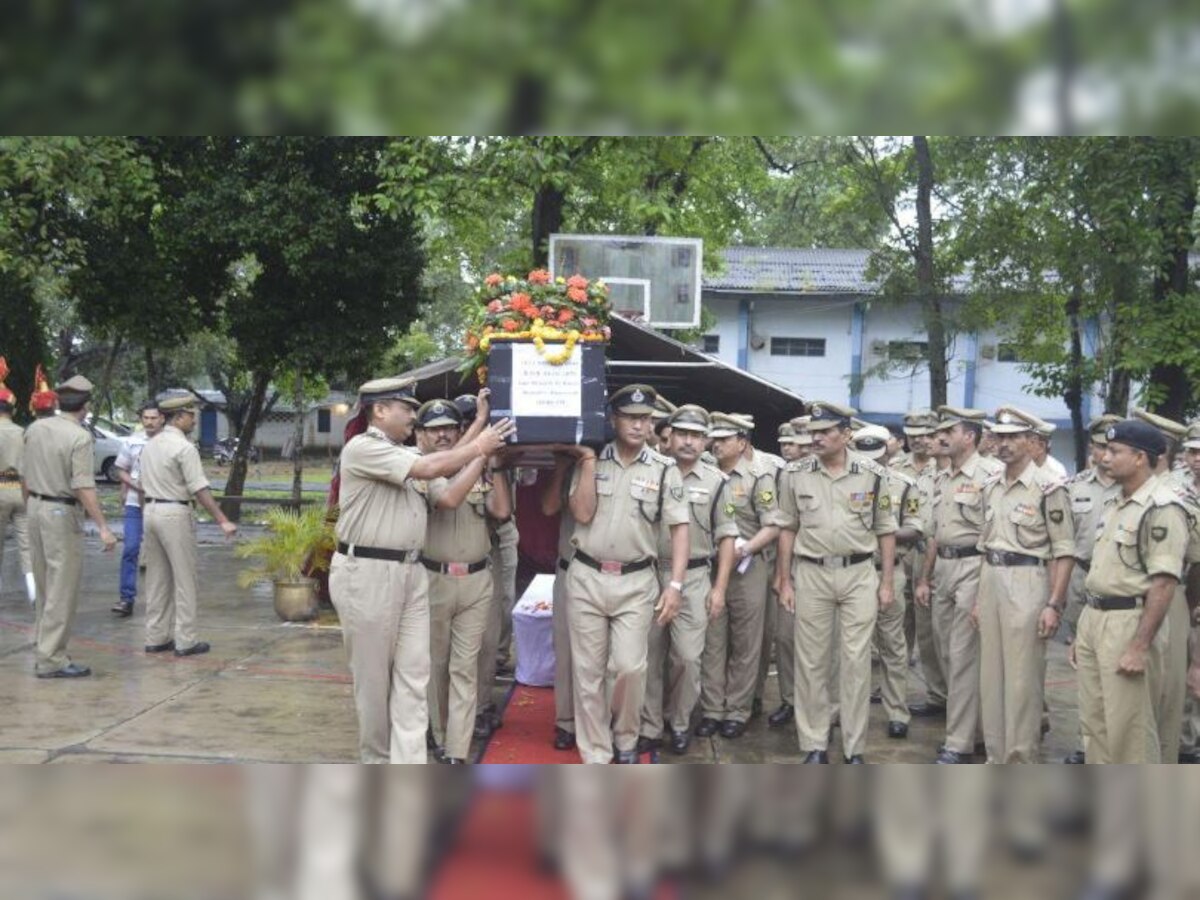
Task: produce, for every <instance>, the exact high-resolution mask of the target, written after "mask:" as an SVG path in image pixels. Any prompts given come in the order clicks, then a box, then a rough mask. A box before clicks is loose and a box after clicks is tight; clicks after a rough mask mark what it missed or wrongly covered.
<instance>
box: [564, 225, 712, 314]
mask: <svg viewBox="0 0 1200 900" xmlns="http://www.w3.org/2000/svg"><path fill="white" fill-rule="evenodd" d="M703 255H704V242H703V241H701V240H700V239H699V238H676V237H646V236H644V235H610V234H552V235H550V274H552V275H554V276H556V277H557V276H559V275H562V276H565V277H570V276H571V275H576V274H578V275H582V276H584V277H585V278H590V279H593V280H594V279H601V280H602V281H604V282H605V283H606V284H608V285H610V287H611V290H610V296H611V297H612V301H613V309H614V310H615V311H617V312H619V313H620V314H622V315H624V316H626V317H627V318H637V316H636V315H632V316H631V315H630V313H631V312H634V313H636V311H637V309H638V308H639V307H640V308H641V309H642V310H643V312H642V316H641V320H642V321H643V322H644V323H645V324H647V325H650V326H652V327H654V328H695V327H696V326H697V325H699V324H700V267H701V260H702V257H703Z"/></svg>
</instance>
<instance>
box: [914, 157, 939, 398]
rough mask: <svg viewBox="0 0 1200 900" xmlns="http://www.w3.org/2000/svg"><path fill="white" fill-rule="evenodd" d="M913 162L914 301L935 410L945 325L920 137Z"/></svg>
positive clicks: (929, 169)
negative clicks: (918, 308)
mask: <svg viewBox="0 0 1200 900" xmlns="http://www.w3.org/2000/svg"><path fill="white" fill-rule="evenodd" d="M913 151H914V153H915V155H916V161H917V246H916V250H915V253H914V257H915V261H916V269H917V299H918V301H919V302H920V304H921V312H922V315H923V317H924V319H925V332H926V336H927V338H928V340H929V403H930V406H931V407H932V408H933V409H937V408H938V407H939V406H942V405H944V404H945V403H946V322H945V319H944V317H943V315H942V302H941V297H940V296H939V294H938V290H937V285H936V283H935V280H934V272H933V208H932V197H933V157H932V156H930V154H929V141H928V140H927V139H926V137H925V136H924V135H920V134H919V135H916V136H915V137H914V138H913Z"/></svg>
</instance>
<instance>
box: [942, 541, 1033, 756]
mask: <svg viewBox="0 0 1200 900" xmlns="http://www.w3.org/2000/svg"><path fill="white" fill-rule="evenodd" d="M982 565H983V559H982V557H978V556H972V557H967V558H966V559H942V558H941V557H938V559H937V562H936V563H935V564H934V568H933V582H934V591H933V598H932V600H931V610H930V612H931V613H932V619H933V633H934V637H935V638H936V639H937V644H938V647H939V648H940V650H939V655H940V657H941V659H942V661H943V666H944V671H945V674H946V749H947V750H953V751H954V752H955V753H971V752H972V751H973V750H974V749H975V738H976V736H977V735H978V734H979V723H980V713H979V630H978V629H977V628H976V627H975V625H974V624H973V623H972V622H971V610H972V609H973V608H974V607H975V600H976V598H977V597H978V595H979V573H980V567H981V566H982ZM924 655H925V651H924V650H922V651H921V656H922V657H924ZM931 702H932V700H931ZM1039 715H1040V712H1039ZM1039 727H1040V722H1039Z"/></svg>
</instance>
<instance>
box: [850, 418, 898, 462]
mask: <svg viewBox="0 0 1200 900" xmlns="http://www.w3.org/2000/svg"><path fill="white" fill-rule="evenodd" d="M891 437H892V433H891V432H890V431H888V430H887V429H886V428H884V427H883V426H882V425H870V424H867V425H864V426H863V427H862V428H860V429H858V430H857V431H855V432H854V434H853V436H851V438H850V446H851V447H853V448H854V451H855V452H856V453H861V454H862V455H863V456H865V457H866V458H867V459H880V458H881V457H882V456H883V455H884V454H885V453H887V445H888V441H889V440H890V439H891Z"/></svg>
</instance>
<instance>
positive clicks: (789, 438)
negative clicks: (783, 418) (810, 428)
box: [779, 422, 800, 444]
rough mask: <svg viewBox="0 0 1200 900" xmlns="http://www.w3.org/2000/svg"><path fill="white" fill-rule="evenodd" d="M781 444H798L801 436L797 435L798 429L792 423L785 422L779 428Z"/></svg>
mask: <svg viewBox="0 0 1200 900" xmlns="http://www.w3.org/2000/svg"><path fill="white" fill-rule="evenodd" d="M779 443H781V444H798V443H800V436H799V435H797V434H796V429H795V428H794V427H793V426H792V423H791V422H784V423H783V424H782V425H780V426H779Z"/></svg>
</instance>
